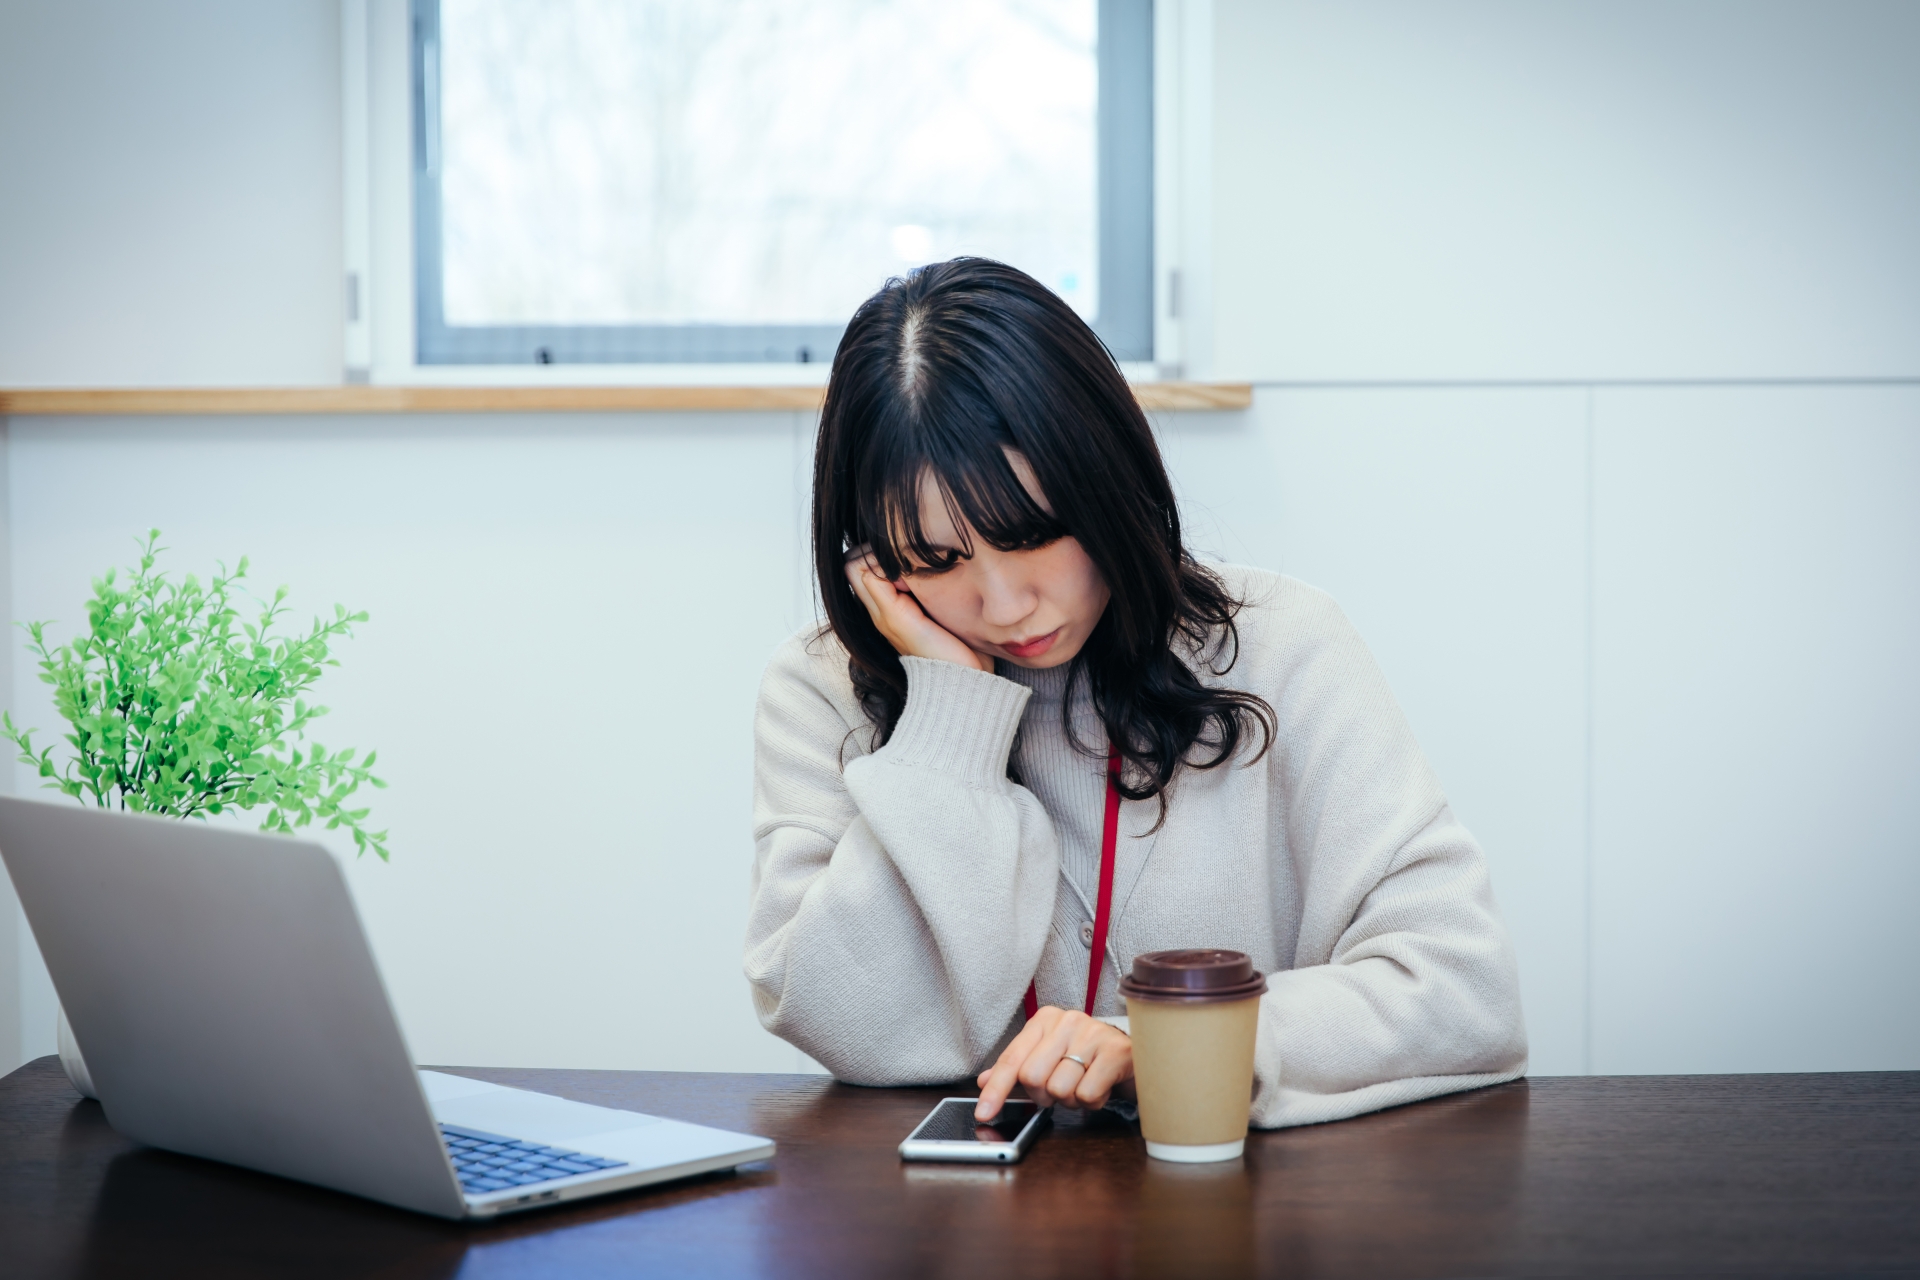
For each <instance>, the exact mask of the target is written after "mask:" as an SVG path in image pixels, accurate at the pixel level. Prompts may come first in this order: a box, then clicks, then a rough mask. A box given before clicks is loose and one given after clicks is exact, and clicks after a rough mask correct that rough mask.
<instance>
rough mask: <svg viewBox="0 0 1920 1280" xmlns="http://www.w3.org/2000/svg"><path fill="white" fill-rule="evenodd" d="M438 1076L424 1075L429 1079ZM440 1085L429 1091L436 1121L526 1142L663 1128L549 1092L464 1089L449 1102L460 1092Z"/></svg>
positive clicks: (634, 1114) (649, 1119)
mask: <svg viewBox="0 0 1920 1280" xmlns="http://www.w3.org/2000/svg"><path fill="white" fill-rule="evenodd" d="M438 1074H439V1073H438V1072H424V1071H423V1072H421V1075H422V1076H423V1077H425V1076H429V1075H438ZM434 1083H437V1082H430V1083H429V1084H428V1089H427V1095H428V1100H429V1101H430V1102H431V1103H432V1104H433V1118H434V1119H436V1120H438V1121H440V1122H441V1123H442V1124H457V1125H460V1126H462V1127H463V1128H468V1129H479V1130H482V1131H484V1132H486V1133H498V1134H502V1135H504V1136H506V1137H509V1138H519V1139H520V1140H522V1141H524V1142H543V1143H546V1144H548V1145H550V1146H563V1145H565V1144H567V1143H569V1142H572V1141H575V1140H577V1139H580V1138H585V1137H588V1136H590V1135H593V1134H604V1133H613V1132H617V1131H619V1130H623V1129H638V1128H640V1127H642V1126H643V1125H653V1124H659V1123H660V1119H659V1117H658V1116H648V1115H642V1114H640V1113H639V1112H638V1111H618V1110H615V1109H614V1108H612V1107H595V1106H590V1105H589V1104H587V1103H584V1102H573V1101H570V1100H568V1099H566V1098H556V1097H554V1096H553V1095H552V1094H548V1093H530V1092H528V1091H527V1090H525V1089H507V1088H503V1087H501V1086H499V1085H486V1086H483V1090H482V1091H478V1092H467V1091H466V1090H464V1089H462V1090H459V1091H457V1092H458V1096H454V1097H448V1096H446V1094H448V1093H453V1092H456V1091H455V1090H451V1089H449V1090H442V1089H436V1088H434V1087H433V1084H434ZM462 1083H473V1084H480V1083H481V1082H479V1081H471V1082H467V1081H463V1082H462Z"/></svg>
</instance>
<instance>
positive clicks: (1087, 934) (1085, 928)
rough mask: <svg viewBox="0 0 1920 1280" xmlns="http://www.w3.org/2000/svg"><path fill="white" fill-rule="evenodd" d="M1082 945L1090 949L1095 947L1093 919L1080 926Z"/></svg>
mask: <svg viewBox="0 0 1920 1280" xmlns="http://www.w3.org/2000/svg"><path fill="white" fill-rule="evenodd" d="M1080 945H1081V946H1083V947H1085V948H1087V949H1088V950H1089V951H1091V950H1092V949H1093V921H1091V920H1089V921H1087V922H1086V923H1085V924H1083V925H1081V926H1080Z"/></svg>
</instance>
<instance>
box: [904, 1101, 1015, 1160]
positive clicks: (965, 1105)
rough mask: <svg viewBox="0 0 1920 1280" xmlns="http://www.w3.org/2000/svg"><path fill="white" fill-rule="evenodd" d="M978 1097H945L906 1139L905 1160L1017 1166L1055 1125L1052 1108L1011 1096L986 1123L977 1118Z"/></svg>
mask: <svg viewBox="0 0 1920 1280" xmlns="http://www.w3.org/2000/svg"><path fill="white" fill-rule="evenodd" d="M979 1102H980V1099H978V1098H942V1099H941V1100H940V1105H939V1106H937V1107H935V1108H934V1109H933V1110H932V1111H929V1112H928V1113H927V1118H926V1119H925V1120H922V1121H921V1122H920V1123H919V1125H918V1126H917V1127H916V1128H915V1129H914V1131H913V1132H912V1133H910V1134H908V1135H907V1140H906V1141H905V1142H903V1143H901V1144H900V1158H901V1159H902V1160H967V1161H972V1162H974V1163H977V1164H1013V1163H1015V1162H1017V1161H1018V1160H1019V1159H1020V1158H1021V1157H1022V1156H1024V1155H1026V1154H1027V1151H1028V1149H1029V1148H1030V1147H1032V1146H1033V1144H1034V1143H1035V1142H1038V1141H1039V1140H1040V1135H1041V1134H1043V1133H1045V1132H1046V1131H1047V1128H1048V1126H1050V1125H1051V1124H1052V1123H1053V1108H1052V1107H1037V1106H1035V1105H1034V1104H1033V1103H1031V1102H1029V1101H1027V1100H1026V1099H1025V1098H1019V1099H1015V1098H1008V1099H1007V1100H1006V1101H1005V1102H1003V1103H1001V1104H1000V1114H999V1115H997V1116H995V1117H994V1118H993V1119H991V1120H988V1121H984V1122H983V1121H979V1120H975V1119H974V1118H973V1109H974V1107H975V1106H977V1105H978V1104H979Z"/></svg>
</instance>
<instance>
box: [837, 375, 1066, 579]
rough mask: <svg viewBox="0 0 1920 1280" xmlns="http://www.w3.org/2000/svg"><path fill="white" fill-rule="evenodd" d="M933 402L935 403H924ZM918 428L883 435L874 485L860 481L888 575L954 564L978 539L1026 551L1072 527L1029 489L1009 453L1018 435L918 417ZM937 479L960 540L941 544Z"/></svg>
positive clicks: (874, 544)
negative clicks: (928, 506) (930, 497)
mask: <svg viewBox="0 0 1920 1280" xmlns="http://www.w3.org/2000/svg"><path fill="white" fill-rule="evenodd" d="M925 407H930V406H923V408H925ZM914 416H915V417H918V418H920V419H921V421H920V422H918V423H915V424H914V428H917V429H911V428H910V429H908V430H904V431H896V432H884V433H881V436H880V438H881V439H882V440H885V441H886V442H887V446H891V447H887V446H883V447H882V448H880V449H878V450H876V452H877V453H879V454H881V455H882V456H880V457H876V458H875V459H874V462H875V463H876V466H875V468H874V474H873V475H872V476H870V477H869V479H870V481H871V483H868V484H864V485H862V486H861V491H862V494H863V501H862V502H861V504H860V505H861V508H862V509H861V512H860V523H861V527H862V530H863V531H864V532H865V534H866V535H867V537H866V540H867V542H868V543H869V545H870V546H871V548H872V550H873V556H874V559H875V560H876V561H877V562H878V563H879V565H880V569H881V571H882V572H883V573H885V574H886V575H887V576H888V577H889V578H899V577H902V576H904V575H905V574H906V573H908V572H910V571H912V570H915V569H933V570H940V569H947V568H951V567H952V566H953V565H954V564H955V563H956V562H958V561H960V560H962V559H966V558H968V557H971V556H972V555H973V551H974V549H973V545H972V538H973V537H974V536H978V537H979V538H981V539H983V540H984V541H985V542H986V543H987V544H988V545H990V546H993V547H997V548H999V549H1000V550H1002V551H1027V550H1031V549H1033V548H1035V547H1043V546H1045V545H1047V544H1048V543H1050V542H1053V541H1055V540H1056V539H1058V538H1061V537H1064V536H1066V534H1067V533H1068V529H1067V528H1066V526H1065V525H1063V524H1062V523H1061V522H1060V520H1059V519H1058V518H1056V517H1055V516H1053V515H1051V514H1049V513H1048V511H1047V509H1046V508H1045V507H1043V506H1042V505H1041V504H1040V503H1039V502H1037V501H1035V499H1034V496H1033V495H1032V494H1031V493H1029V492H1028V491H1027V487H1026V485H1024V484H1022V483H1021V482H1020V476H1019V473H1018V472H1016V471H1015V470H1014V467H1013V464H1012V462H1011V461H1010V460H1009V458H1008V456H1007V450H1009V449H1014V448H1015V447H1016V446H1015V445H1014V443H1013V437H1012V435H1011V434H1010V433H1008V432H1006V431H1005V430H1004V429H1002V430H998V431H991V432H987V431H979V430H977V429H970V430H963V431H945V430H940V429H938V427H937V426H934V424H932V423H930V422H928V421H926V419H928V418H935V417H938V416H939V415H938V414H937V413H928V412H923V413H921V414H916V415H914ZM929 478H931V479H932V481H933V488H934V490H935V491H936V492H937V493H938V494H939V497H940V501H941V502H942V503H944V504H945V507H946V515H947V519H948V522H949V523H950V524H951V525H952V526H953V529H954V531H955V533H956V534H957V535H958V539H959V545H953V544H949V543H946V542H943V541H936V540H935V538H934V537H933V535H932V534H930V533H929V532H928V529H927V520H926V516H927V514H928V513H927V512H926V511H925V509H924V508H923V506H922V497H923V494H924V493H925V490H926V488H927V485H926V481H927V480H928V479H929Z"/></svg>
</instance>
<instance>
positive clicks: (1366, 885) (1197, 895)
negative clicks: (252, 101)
mask: <svg viewBox="0 0 1920 1280" xmlns="http://www.w3.org/2000/svg"><path fill="white" fill-rule="evenodd" d="M813 552H814V566H815V571H816V574H817V576H818V580H819V588H820V593H821V597H822V599H823V601H824V603H825V607H826V615H827V625H826V626H825V627H823V628H818V629H811V628H810V629H809V630H808V631H807V632H805V633H803V634H802V635H800V636H796V637H795V638H793V639H792V640H790V641H788V642H787V644H786V645H785V646H784V647H783V648H782V649H781V650H780V651H779V652H778V653H777V654H776V655H775V657H774V659H773V661H772V663H771V665H770V666H769V667H768V669H767V673H766V677H765V680H764V681H763V683H762V686H761V691H760V702H759V710H758V716H757V724H756V753H755V790H754V816H755V832H754V834H755V840H756V861H755V876H754V887H753V908H752V916H751V920H750V923H749V926H748V935H747V952H746V970H747V976H748V979H749V980H750V982H751V983H752V985H753V990H754V999H755V1003H756V1005H757V1007H758V1010H759V1013H760V1019H761V1021H762V1022H763V1023H764V1024H765V1025H766V1027H767V1028H768V1029H769V1030H770V1031H773V1032H774V1033H775V1034H777V1035H779V1036H781V1037H783V1038H785V1039H786V1040H788V1041H790V1042H792V1043H793V1044H795V1045H797V1046H799V1047H800V1048H801V1049H803V1050H805V1051H806V1052H807V1053H809V1054H811V1055H813V1057H814V1058H816V1059H818V1060H819V1061H820V1062H821V1063H823V1064H824V1065H825V1066H826V1067H827V1068H828V1069H829V1070H831V1071H832V1072H833V1073H834V1074H835V1075H836V1076H838V1077H839V1078H840V1079H842V1080H846V1081H850V1082H854V1083H859V1084H873V1085H889V1084H927V1083H934V1082H941V1081H948V1080H952V1079H955V1078H956V1077H959V1076H962V1075H970V1074H976V1073H977V1082H978V1084H979V1086H980V1089H981V1099H980V1103H979V1107H978V1114H979V1115H980V1117H981V1118H982V1119H986V1118H990V1117H991V1116H992V1115H994V1114H996V1113H997V1112H998V1110H999V1108H1000V1106H1001V1104H1002V1103H1003V1102H1004V1100H1005V1099H1006V1098H1007V1096H1008V1095H1009V1094H1010V1093H1011V1092H1012V1091H1014V1090H1015V1089H1024V1090H1025V1091H1026V1092H1027V1093H1028V1094H1029V1095H1031V1096H1032V1097H1033V1098H1034V1100H1035V1101H1037V1102H1040V1103H1042V1104H1046V1103H1059V1104H1064V1105H1068V1106H1075V1107H1086V1108H1097V1107H1101V1106H1104V1105H1106V1104H1107V1103H1108V1101H1109V1099H1110V1098H1112V1097H1114V1096H1116V1095H1117V1096H1120V1097H1125V1096H1127V1095H1128V1093H1129V1091H1130V1082H1131V1079H1132V1074H1133V1061H1132V1054H1131V1050H1130V1045H1129V1041H1128V1038H1127V1031H1126V1019H1125V1018H1124V1017H1123V1016H1120V1015H1123V1014H1124V1013H1125V1005H1124V1002H1123V1001H1122V1000H1121V999H1120V997H1119V995H1118V993H1117V991H1116V984H1117V982H1118V980H1119V979H1120V978H1121V977H1122V976H1123V975H1124V974H1125V973H1126V972H1127V970H1128V969H1129V967H1130V966H1131V962H1132V957H1133V956H1135V955H1138V954H1140V953H1143V952H1147V951H1155V950H1161V949H1170V948H1176V947H1225V948H1231V949H1234V950H1238V951H1244V952H1246V953H1248V954H1249V955H1251V956H1252V958H1253V961H1254V963H1255V965H1256V966H1257V967H1258V968H1259V969H1260V970H1261V971H1262V972H1264V973H1269V974H1271V975H1272V977H1271V979H1270V982H1269V989H1268V992H1267V994H1266V995H1265V996H1264V997H1263V1003H1262V1006H1261V1009H1260V1025H1259V1038H1258V1047H1257V1059H1256V1068H1255V1085H1254V1095H1253V1099H1252V1110H1251V1119H1252V1122H1253V1123H1254V1124H1256V1125H1261V1126H1268V1127H1272V1126H1279V1125H1291V1124H1305V1123H1311V1122H1314V1121H1321V1120H1334V1119H1339V1118H1342V1117H1345V1116H1351V1115H1355V1114H1358V1113H1360V1112H1363V1111H1370V1110H1373V1109H1376V1108H1379V1107H1384V1106H1391V1105H1394V1104H1396V1103H1402V1102H1411V1101H1413V1100H1415V1099H1418V1098H1425V1097H1430V1096H1433V1095H1435V1094H1440V1093H1446V1092H1449V1091H1452V1090H1456V1089H1470V1088H1475V1087H1477V1086H1480V1085H1486V1084H1493V1083H1496V1082H1498V1081H1503V1080H1510V1079H1513V1078H1514V1077H1516V1076H1518V1075H1520V1074H1521V1073H1522V1072H1524V1071H1525V1069H1526V1037H1525V1032H1524V1030H1523V1028H1522V1025H1521V1016H1520V1002H1519V995H1518V990H1517V983H1516V976H1515V970H1514V961H1513V952H1512V949H1511V946H1510V945H1509V943H1508V940H1507V936H1506V932H1505V930H1504V929H1503V928H1502V926H1501V924H1500V920H1499V916H1498V914H1497V913H1496V911H1495V908H1494V904H1493V897H1492V893H1491V888H1490V886H1489V883H1488V876H1487V866H1486V860H1485V858H1484V856H1483V855H1482V854H1481V852H1480V849H1479V847H1478V846H1477V845H1476V844H1475V843H1474V840H1473V837H1472V836H1470V835H1469V834H1468V833H1467V831H1466V829H1465V828H1464V827H1462V826H1461V825H1460V823H1459V822H1458V820H1456V819H1455V818H1454V816H1453V814H1452V811H1451V810H1450V809H1449V808H1448V806H1447V802H1446V797H1445V796H1444V795H1443V794H1442V793H1441V790H1440V786H1439V783H1438V781H1437V780H1436V779H1435V777H1434V775H1433V772H1432V770H1430V769H1429V768H1428V766H1427V763H1426V761H1425V759H1424V758H1423V757H1422V756H1421V753H1420V749H1419V747H1418V745H1417V744H1416V743H1415V742H1414V739H1413V735H1412V733H1411V732H1410V730H1409V729H1408V726H1407V723H1406V721H1405V719H1404V718H1403V717H1402V716H1401V714H1400V711H1399V709H1398V708H1397V707H1396V706H1395V704H1394V701H1393V697H1392V695H1391V693H1389V692H1388V690H1387V686H1386V682H1385V681H1384V679H1382V677H1381V674H1380V672H1379V670H1378V668H1377V667H1376V666H1375V665H1374V663H1373V660H1372V658H1371V657H1370V656H1369V655H1368V653H1367V650H1366V647H1365V646H1364V645H1363V644H1362V643H1361V641H1360V637H1359V636H1358V635H1357V634H1356V633H1355V632H1354V630H1353V628H1352V626H1351V625H1350V624H1349V623H1348V622H1347V620H1346V618H1345V617H1344V616H1343V615H1342V614H1341V612H1340V610H1339V609H1338V608H1337V607H1336V606H1335V605H1334V603H1333V602H1332V601H1331V600H1330V599H1328V598H1327V597H1326V596H1325V595H1323V594H1321V593H1320V592H1318V591H1315V590H1314V589H1313V588H1311V587H1308V586H1305V585H1303V584H1302V583H1299V582H1296V581H1293V580H1292V579H1289V578H1284V577H1281V576H1279V575H1277V574H1272V573H1266V572H1263V571H1260V570H1256V569H1246V568H1239V567H1233V566H1226V565H1206V564H1202V563H1200V562H1199V561H1197V560H1196V559H1195V558H1194V557H1193V556H1192V555H1191V554H1190V553H1189V552H1188V551H1187V550H1186V548H1185V546H1184V545H1183V543H1182V542H1181V537H1180V518H1179V512H1178V511H1177V509H1176V507H1175V503H1174V498H1173V491H1172V487H1171V485H1170V484H1169V483H1168V480H1167V475H1166V471H1165V468H1164V467H1163V466H1162V464H1161V461H1160V455H1159V451H1158V449H1157V448H1156V447H1155V444H1154V440H1153V435H1152V432H1151V431H1150V429H1149V428H1148V426H1147V422H1146V419H1145V417H1144V416H1143V415H1142V413H1141V411H1140V408H1139V406H1138V404H1137V403H1136V402H1135V400H1134V398H1133V395H1132V393H1131V392H1130V391H1129V390H1128V388H1127V384H1126V382H1125V380H1124V379H1123V378H1122V377H1121V374H1120V370H1119V368H1118V367H1117V366H1116V365H1115V363H1114V361H1113V359H1112V357H1111V356H1110V355H1109V354H1108V352H1107V351H1106V349H1105V348H1104V347H1103V346H1102V345H1101V344H1100V341H1099V339H1098V338H1096V337H1095V336H1094V334H1093V332H1092V330H1090V329H1089V328H1088V327H1087V326H1086V325H1085V324H1084V323H1083V322H1082V321H1081V320H1080V319H1079V317H1077V316H1076V315H1075V314H1074V313H1073V311H1072V310H1070V309H1069V308H1068V307H1067V306H1066V305H1065V304H1064V303H1062V302H1061V301H1060V300H1059V299H1058V298H1056V297H1055V296H1054V295H1053V294H1052V293H1051V292H1050V291H1048V290H1047V289H1046V288H1044V287H1043V286H1041V285H1040V284H1039V283H1037V282H1036V281H1034V280H1033V279H1031V278H1030V277H1028V276H1026V275H1024V274H1022V273H1021V272H1019V271H1016V270H1014V269H1012V268H1010V267H1006V266H1002V265H1000V264H998V263H993V262H987V261H983V260H980V259H966V258H962V259H956V260H955V261H952V262H947V263H941V264H938V265H934V266H930V267H925V268H922V269H921V270H919V271H916V272H915V273H914V274H913V275H911V276H910V277H908V278H907V279H906V280H896V281H893V282H891V283H889V284H888V285H887V287H886V288H884V289H882V290H881V291H880V292H879V293H878V294H876V295H875V296H874V297H873V298H871V299H870V300H868V301H867V302H866V303H865V304H864V305H863V306H862V307H861V308H860V310H859V311H858V312H857V313H856V314H855V315H854V318H853V321H852V323H851V324H850V325H849V326H848V328H847V332H846V336H845V337H844V338H843V339H842V340H841V343H840V348H839V350H838V352H837V353H836V354H835V356H834V362H833V373H832V378H831V381H830V382H829V383H828V388H827V399H826V406H825V409H824V411H823V414H822V419H821V425H820V436H819V443H818V448H817V451H816V454H815V461H814V501H813ZM1109 815H1111V816H1109ZM1109 828H1111V831H1110V832H1109ZM1109 836H1110V838H1109ZM1109 844H1110V845H1111V848H1110V849H1108V848H1106V847H1105V846H1107V845H1109ZM1103 886H1104V887H1105V888H1106V890H1107V892H1106V893H1105V894H1103V893H1102V888H1103ZM1103 935H1104V936H1103Z"/></svg>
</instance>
